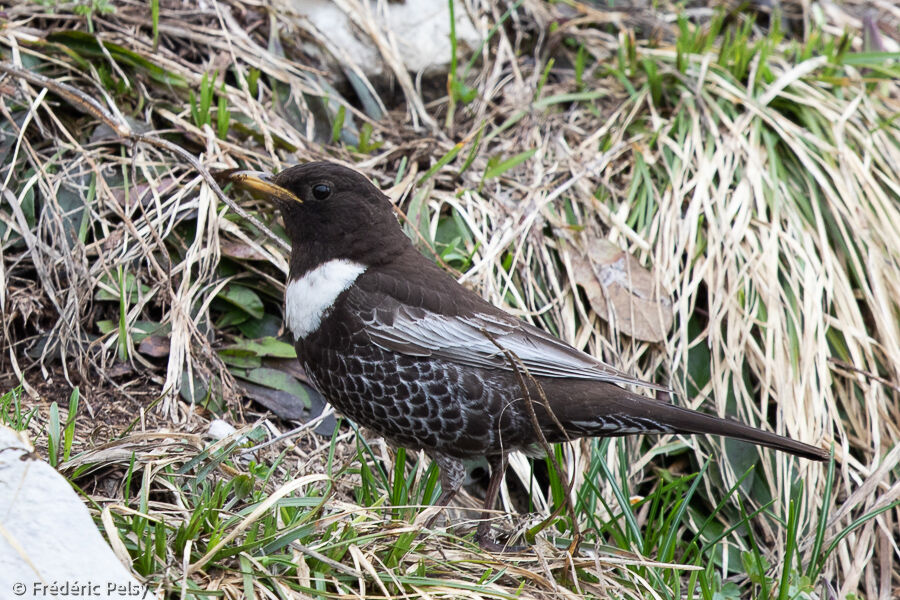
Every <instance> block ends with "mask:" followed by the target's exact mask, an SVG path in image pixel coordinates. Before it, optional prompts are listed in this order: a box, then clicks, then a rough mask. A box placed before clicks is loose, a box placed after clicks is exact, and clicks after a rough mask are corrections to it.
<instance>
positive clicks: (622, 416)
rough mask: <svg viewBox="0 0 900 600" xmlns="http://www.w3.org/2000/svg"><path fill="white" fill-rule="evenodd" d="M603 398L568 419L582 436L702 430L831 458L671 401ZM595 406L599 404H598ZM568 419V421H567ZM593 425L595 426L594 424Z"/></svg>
mask: <svg viewBox="0 0 900 600" xmlns="http://www.w3.org/2000/svg"><path fill="white" fill-rule="evenodd" d="M620 390H621V394H614V395H613V394H610V395H609V396H607V397H606V398H604V402H603V403H602V408H600V410H599V412H600V413H601V414H597V413H596V412H595V413H594V416H593V417H592V418H590V419H584V420H583V419H577V420H571V419H566V420H565V421H563V422H564V424H565V425H569V424H571V426H572V428H573V430H575V431H577V432H578V433H580V434H581V435H590V436H611V435H626V434H633V433H699V434H711V435H721V436H725V437H730V438H734V439H737V440H743V441H745V442H750V443H752V444H758V445H760V446H767V447H769V448H774V449H775V450H780V451H782V452H788V453H790V454H795V455H797V456H801V457H803V458H808V459H810V460H828V459H829V457H830V453H829V452H828V451H826V450H822V449H821V448H816V447H815V446H810V445H809V444H804V443H802V442H798V441H796V440H792V439H790V438H786V437H784V436H781V435H776V434H774V433H770V432H768V431H763V430H762V429H756V428H755V427H750V426H749V425H744V424H743V423H740V422H739V421H734V420H731V419H720V418H719V417H714V416H712V415H707V414H704V413H700V412H697V411H694V410H690V409H687V408H682V407H680V406H676V405H674V404H669V403H668V402H662V401H660V400H655V399H652V398H647V397H646V396H641V395H638V394H634V393H631V392H629V391H627V390H623V389H621V388H620ZM595 406H596V405H595ZM566 421H568V422H566ZM591 425H593V426H591Z"/></svg>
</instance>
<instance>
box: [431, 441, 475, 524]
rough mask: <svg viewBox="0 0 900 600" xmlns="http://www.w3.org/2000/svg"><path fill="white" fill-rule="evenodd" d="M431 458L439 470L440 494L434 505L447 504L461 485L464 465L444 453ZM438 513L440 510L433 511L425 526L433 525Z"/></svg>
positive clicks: (464, 473) (464, 474)
mask: <svg viewBox="0 0 900 600" xmlns="http://www.w3.org/2000/svg"><path fill="white" fill-rule="evenodd" d="M431 460H433V461H434V462H435V463H437V466H438V468H439V469H440V470H441V495H440V496H438V499H437V501H436V502H435V503H434V506H447V505H448V504H449V503H450V501H451V500H453V497H454V496H455V495H456V494H457V492H459V488H461V487H462V484H463V481H465V479H466V467H465V465H463V462H462V461H461V460H459V459H458V458H453V457H452V456H447V455H445V454H434V455H432V456H431ZM439 514H440V511H437V512H435V513H434V515H433V516H432V517H431V518H430V519H428V521H426V523H425V527H426V528H430V527H431V526H432V525H434V521H435V520H436V519H437V517H438V515H439Z"/></svg>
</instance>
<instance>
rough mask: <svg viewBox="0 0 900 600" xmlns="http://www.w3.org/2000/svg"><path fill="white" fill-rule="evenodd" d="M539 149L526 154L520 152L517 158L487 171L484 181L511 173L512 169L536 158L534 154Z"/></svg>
mask: <svg viewBox="0 0 900 600" xmlns="http://www.w3.org/2000/svg"><path fill="white" fill-rule="evenodd" d="M537 151H538V149H537V148H532V149H531V150H526V151H525V152H519V153H518V154H516V155H515V156H513V157H511V158H507V159H506V160H504V161H502V162H500V163H498V164H497V165H494V166H492V167H489V168H487V169H485V171H484V177H482V179H491V178H493V177H498V176H500V175H502V174H503V173H505V172H507V171H509V170H510V169H512V168H515V167H517V166H519V165H520V164H522V163H523V162H525V161H526V160H528V159H529V158H531V157H532V156H534V153H535V152H537Z"/></svg>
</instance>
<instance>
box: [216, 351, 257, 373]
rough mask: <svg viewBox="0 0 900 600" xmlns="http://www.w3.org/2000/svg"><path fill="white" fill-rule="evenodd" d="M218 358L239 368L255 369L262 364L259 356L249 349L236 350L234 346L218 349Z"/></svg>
mask: <svg viewBox="0 0 900 600" xmlns="http://www.w3.org/2000/svg"><path fill="white" fill-rule="evenodd" d="M218 354H219V358H221V359H222V362H224V363H225V364H226V365H228V366H230V367H237V368H239V369H255V368H257V367H259V366H260V365H262V361H261V360H260V358H259V356H257V355H256V354H254V353H253V352H251V351H249V350H238V349H235V348H225V349H224V350H219V352H218Z"/></svg>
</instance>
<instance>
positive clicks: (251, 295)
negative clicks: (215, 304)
mask: <svg viewBox="0 0 900 600" xmlns="http://www.w3.org/2000/svg"><path fill="white" fill-rule="evenodd" d="M216 297H217V298H221V299H222V300H224V301H225V302H228V303H229V304H231V305H232V306H235V307H237V308H239V309H241V310H242V311H244V312H245V313H247V314H248V315H250V316H251V317H253V318H254V319H261V318H262V316H263V315H264V314H265V309H264V307H263V301H262V299H261V298H260V297H259V294H257V293H256V292H254V291H253V290H251V289H250V288H248V287H244V286H242V285H237V284H234V283H233V284H231V285H229V286H227V287H225V288H224V289H223V290H222V291H221V292H219V294H218V296H216Z"/></svg>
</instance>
